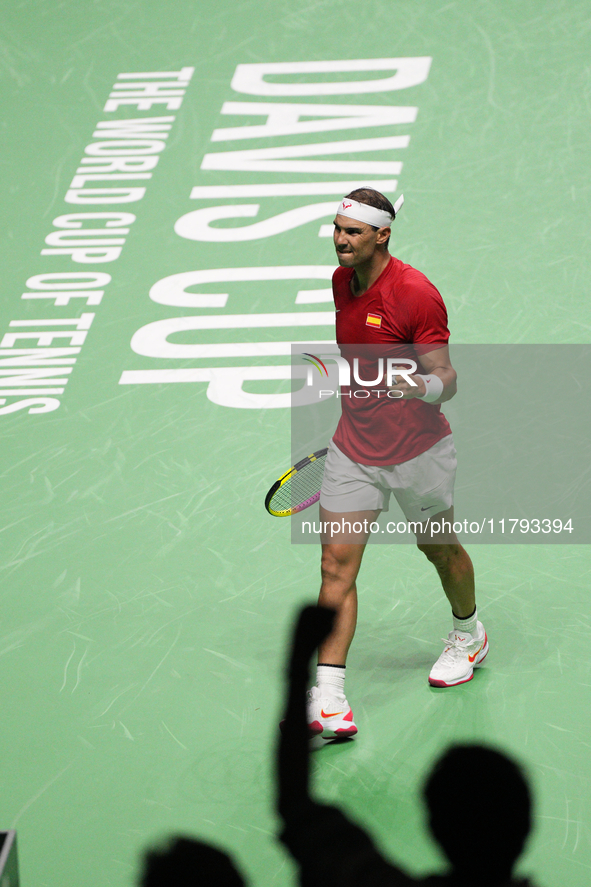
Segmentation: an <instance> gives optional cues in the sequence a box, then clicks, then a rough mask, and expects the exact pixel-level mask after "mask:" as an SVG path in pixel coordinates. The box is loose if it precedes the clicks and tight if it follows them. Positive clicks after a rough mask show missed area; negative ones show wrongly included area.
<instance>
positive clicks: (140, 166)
mask: <svg viewBox="0 0 591 887" xmlns="http://www.w3.org/2000/svg"><path fill="white" fill-rule="evenodd" d="M159 160H160V157H159V155H158V154H156V155H149V156H148V157H83V158H82V160H81V161H80V163H82V164H86V165H85V166H81V167H79V168H78V169H77V170H76V172H77V173H80V174H83V175H86V173H112V172H146V171H147V170H150V169H154V168H155V167H156V166H157V164H158V161H159Z"/></svg>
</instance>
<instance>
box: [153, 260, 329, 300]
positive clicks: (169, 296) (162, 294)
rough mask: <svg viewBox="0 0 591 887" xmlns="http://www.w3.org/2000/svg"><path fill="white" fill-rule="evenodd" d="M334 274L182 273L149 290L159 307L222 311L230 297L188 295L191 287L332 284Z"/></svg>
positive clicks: (310, 269) (325, 268) (283, 268)
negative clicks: (282, 282)
mask: <svg viewBox="0 0 591 887" xmlns="http://www.w3.org/2000/svg"><path fill="white" fill-rule="evenodd" d="M333 274H334V266H333V265H279V266H262V267H256V266H253V267H252V268H208V269H205V270H199V271H183V272H181V273H180V274H171V275H170V276H169V277H164V278H162V280H159V281H158V283H155V284H154V286H153V287H152V289H151V290H150V298H151V299H152V300H153V301H154V302H158V304H160V305H174V306H176V307H178V308H223V307H224V306H225V304H226V302H227V300H228V293H189V292H187V289H188V287H190V286H197V285H199V284H207V283H231V282H240V281H258V280H261V281H262V280H305V279H307V278H310V279H314V278H320V280H330V279H331V278H332V275H333Z"/></svg>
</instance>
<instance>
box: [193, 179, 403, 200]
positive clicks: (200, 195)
mask: <svg viewBox="0 0 591 887" xmlns="http://www.w3.org/2000/svg"><path fill="white" fill-rule="evenodd" d="M366 186H367V181H365V180H364V181H357V182H351V181H349V182H275V183H274V184H266V185H197V186H196V187H195V188H193V190H192V191H191V195H190V196H191V200H210V199H211V200H221V199H222V198H224V197H230V198H231V197H301V196H308V195H314V194H334V195H335V196H339V197H342V196H343V194H347V193H348V192H349V191H355V189H356V188H364V187H366ZM371 186H372V188H375V189H376V191H381V192H382V194H390V193H393V192H394V191H396V188H397V187H398V182H397V181H396V179H382V180H376V179H374V180H372V182H371Z"/></svg>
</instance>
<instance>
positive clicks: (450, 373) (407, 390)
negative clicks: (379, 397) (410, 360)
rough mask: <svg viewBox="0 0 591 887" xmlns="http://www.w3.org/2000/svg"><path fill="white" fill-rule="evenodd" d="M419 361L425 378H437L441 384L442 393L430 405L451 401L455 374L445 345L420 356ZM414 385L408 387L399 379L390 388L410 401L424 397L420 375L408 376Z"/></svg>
mask: <svg viewBox="0 0 591 887" xmlns="http://www.w3.org/2000/svg"><path fill="white" fill-rule="evenodd" d="M419 361H420V364H421V366H422V368H423V369H424V370H425V374H426V375H427V376H431V375H432V376H438V377H439V378H440V379H441V381H442V383H443V391H442V392H441V394H440V396H439V397H438V398H437V400H435V401H431V403H445V401H446V400H451V399H452V397H453V396H454V394H455V393H456V392H457V390H458V386H457V384H456V379H457V373H456V371H455V370H454V368H453V367H452V365H451V360H450V357H449V348H448V346H447V345H445V346H444V347H443V348H437V349H435V350H434V351H429V352H428V353H427V354H421V355H420V356H419ZM410 378H411V379H412V380H413V382H415V385H414V386H413V385H410V384H409V382H407V381H406V380H405V379H400V381H399V382H398V383H397V384H396V385H392V386H391V390H392V391H402V393H403V398H404V399H405V400H410V398H412V397H424V396H425V394H426V390H427V389H426V385H425V380H424V379H423V378H422V377H421V375H420V374H417V375H414V376H410Z"/></svg>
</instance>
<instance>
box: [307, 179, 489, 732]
mask: <svg viewBox="0 0 591 887" xmlns="http://www.w3.org/2000/svg"><path fill="white" fill-rule="evenodd" d="M401 205H402V198H401V199H399V200H398V201H397V204H396V208H395V207H394V206H392V204H391V203H390V201H389V200H388V199H387V198H386V197H384V195H383V194H380V193H379V192H378V191H374V190H373V189H371V188H362V189H357V190H355V191H352V192H351V193H350V194H348V195H347V197H345V198H343V200H342V202H341V203H340V205H339V207H338V209H337V214H336V218H335V220H334V245H335V249H336V253H337V257H338V261H339V266H340V267H339V268H337V270H336V271H335V273H334V276H333V294H334V301H335V308H336V312H337V313H336V338H337V343H338V345H339V346H340V350H341V354H342V355H343V356H344V357H346V358H347V359H348V361H349V364H350V365H352V364H353V360H354V358H355V357H357V359H358V361H359V364H358V365H359V367H360V368H361V369H362V371H363V373H370V375H362V372H359V373H358V375H359V377H360V378H361V379H371V378H375V372H374V376H371V370H370V369H369V363H370V362H371V361H370V356H371V354H372V353H373V356H374V358H375V357H376V355H377V354H381V355H394V356H396V355H399V356H401V355H405V356H406V357H407V358H409V354H412V355H414V359H415V362H416V365H417V369H419V368H420V370H421V372H418V373H414V374H411V373H409V372H407V374H406V376H402V375H400V376H394V377H393V378H391V379H390V382H392V383H395V384H390V385H387V384H386V382H385V383H384V384H381V385H378V386H373V387H374V391H373V394H371V396H369V397H368V396H365V394H364V396H363V397H356V396H355V394H356V391H355V386H356V383H352V385H351V386H350V387H349V388H346V387H342V388H341V403H342V415H341V418H340V421H339V424H338V427H337V430H336V432H335V434H334V437H333V439H332V441H331V443H330V446H329V452H328V456H327V459H326V465H325V470H324V480H323V483H322V490H321V493H320V519H321V521H322V522H323V523H324V526H325V527H326V526H328V525H329V524H332V525H334V524H335V523H338V524H339V525H340V526H341V527H342V528H343V531H342V532H340V531H338V532H337V533H336V534H335V533H333V534H332V535H331V534H326V533H325V534H324V535H323V536H322V539H321V541H322V586H321V589H320V597H319V600H318V602H319V604H320V605H321V606H324V607H330V608H333V609H334V610H336V613H337V616H336V620H335V625H334V629H333V631H332V632H331V634H330V635H329V636H328V638H327V639H326V640H324V641H323V642H322V643H321V644H320V646H319V648H318V666H317V681H316V686H314V687H312V689H311V690H310V691H309V692H308V709H307V711H308V725H309V729H310V732H311V733H312V734H314V735H322V736H323V737H324V738H331V737H335V736H347V735H351V736H352V735H354V734H355V733H357V726H356V725H355V722H354V720H353V713H352V711H351V707H350V706H349V703H348V701H347V698H346V696H345V670H346V660H347V652H348V650H349V646H350V644H351V641H352V640H353V635H354V634H355V626H356V622H357V586H356V579H357V574H358V572H359V568H360V566H361V560H362V557H363V553H364V550H365V545H366V542H367V540H368V538H369V532H367V529H368V528H369V525H370V524H371V522H373V521H375V520H376V518H377V517H378V515H379V514H380V512H381V511H387V510H388V503H389V498H390V496H391V495H392V494H393V495H394V497H395V498H396V500H397V502H398V504H399V506H400V507H401V509H402V511H403V512H404V515H405V517H406V519H407V521H409V522H412V523H413V524H414V526H415V529H416V536H417V545H418V548H419V550H420V551H422V552H423V554H424V555H426V557H427V559H428V560H429V561H431V563H432V564H433V566H434V567H435V569H436V570H437V573H438V575H439V579H440V580H441V584H442V586H443V590H444V592H445V594H446V596H447V599H448V601H449V603H450V605H451V611H452V613H451V618H452V622H453V627H452V630H451V631H450V632H449V635H448V637H447V640H446V641H445V648H444V650H443V653H442V654H441V656H440V657H439V658H438V660H437V661H436V662H435V664H434V665H433V668H432V669H431V673H430V674H429V683H430V684H431V685H432V686H434V687H453V686H456V685H457V684H463V683H465V682H466V681H470V680H472V677H473V673H474V668H475V667H476V666H478V665H480V663H481V662H482V660H483V659H484V657H485V656H486V654H487V653H488V640H487V636H486V632H485V631H484V628H483V626H482V623H481V622H479V621H478V615H477V610H476V600H475V594H474V570H473V567H472V562H471V560H470V557H469V556H468V554H467V552H466V551H465V550H464V548H463V547H462V546H461V545H460V544H459V542H458V539H457V536H456V535H455V534H454V533H453V532H452V531H451V530H452V527H453V521H454V510H453V487H454V479H455V471H456V451H455V448H454V443H453V438H452V434H451V429H450V427H449V424H448V422H447V420H446V418H445V416H444V415H443V413H442V412H441V407H440V404H442V403H444V402H445V401H447V400H449V399H450V398H452V397H453V396H454V394H455V393H456V373H455V370H454V369H453V367H452V365H451V362H450V357H449V351H448V345H447V343H448V339H449V330H448V327H447V312H446V309H445V305H444V303H443V299H442V298H441V296H440V294H439V292H438V291H437V289H436V288H435V287H434V286H433V284H432V283H431V282H430V281H429V280H428V279H427V278H426V277H425V275H424V274H422V273H421V272H420V271H417V270H416V269H415V268H413V267H411V266H410V265H406V264H404V262H401V261H400V259H396V258H394V257H393V256H391V255H390V253H389V252H388V242H389V238H390V226H391V224H392V222H393V221H394V218H395V216H396V210H399V209H400V206H401ZM409 359H413V358H412V357H411V358H409ZM385 365H386V364H385V363H384V364H383V366H385ZM401 366H402V364H401ZM407 366H408V364H407ZM374 367H375V361H374ZM357 393H359V392H357ZM380 395H381V396H380ZM364 521H366V523H364ZM355 522H357V524H358V526H359V524H362V525H363V527H364V532H361V533H358V534H356V535H355V534H353V535H352V534H351V532H349V530H350V527H352V526H353V524H354V523H355ZM444 522H446V523H444ZM345 527H347V531H348V532H347V533H345V532H344V528H345ZM439 527H441V530H439V529H438V528H439ZM436 530H437V531H436Z"/></svg>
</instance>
